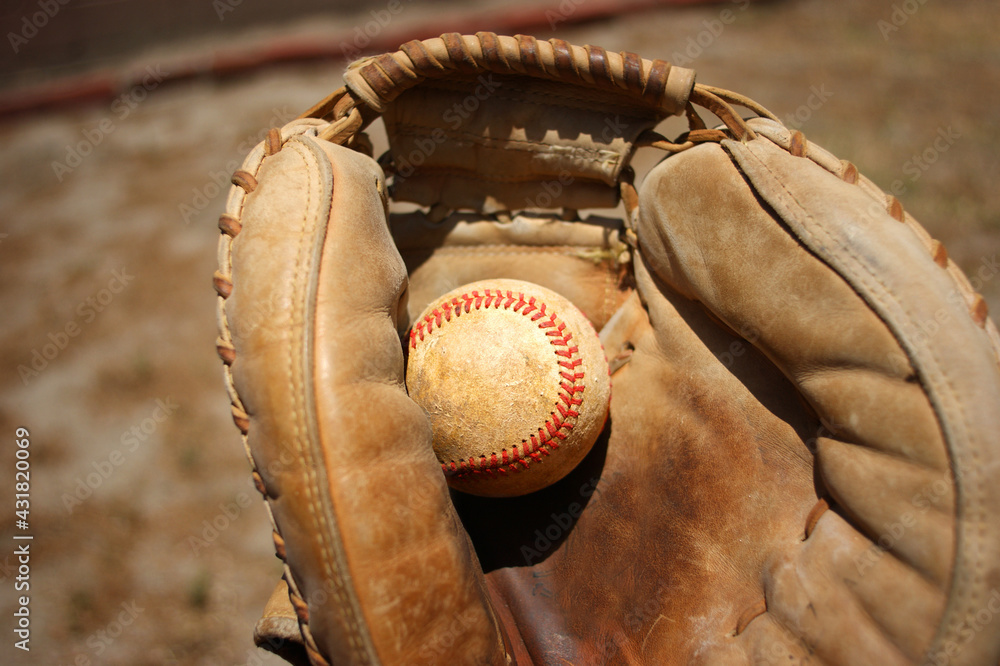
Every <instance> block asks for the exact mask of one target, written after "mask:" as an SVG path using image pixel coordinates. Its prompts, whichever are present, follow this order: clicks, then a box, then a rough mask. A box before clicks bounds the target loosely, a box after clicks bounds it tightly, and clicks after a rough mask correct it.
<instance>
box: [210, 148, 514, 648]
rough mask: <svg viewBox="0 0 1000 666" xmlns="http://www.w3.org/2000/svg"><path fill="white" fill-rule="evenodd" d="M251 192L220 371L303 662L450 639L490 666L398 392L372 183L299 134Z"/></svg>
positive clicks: (347, 155)
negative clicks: (235, 401)
mask: <svg viewBox="0 0 1000 666" xmlns="http://www.w3.org/2000/svg"><path fill="white" fill-rule="evenodd" d="M256 181H257V184H256V188H255V189H254V191H253V192H252V193H251V194H250V195H249V196H248V197H247V200H246V204H245V206H244V210H243V215H242V229H241V231H240V233H239V235H238V236H237V237H236V238H235V239H234V240H233V249H232V267H233V274H232V281H233V285H234V286H233V289H232V294H231V295H230V297H229V298H228V300H227V302H226V312H227V315H228V318H229V320H230V323H231V326H230V328H231V330H232V333H233V343H234V347H235V361H234V362H233V364H232V373H233V377H234V383H235V386H236V389H237V390H238V391H239V394H240V397H241V398H242V401H243V405H244V406H245V407H246V412H247V414H248V416H249V427H248V433H247V435H248V441H249V447H250V450H251V454H252V456H253V460H254V463H255V466H256V468H257V469H256V471H257V472H258V474H259V475H260V478H261V482H262V487H263V490H264V492H265V493H266V497H267V499H268V504H269V507H270V510H271V514H272V516H273V518H274V522H275V527H276V534H275V544H276V547H277V550H278V554H279V556H281V557H282V558H283V559H284V560H285V561H286V565H287V566H286V578H288V581H289V588H290V591H291V600H292V604H293V606H294V607H295V610H296V613H297V615H298V618H299V621H300V623H301V625H302V633H303V638H304V642H305V646H306V649H307V651H308V652H309V655H310V658H311V659H312V660H313V661H314V662H315V663H357V664H365V663H371V664H374V663H383V662H384V663H409V662H410V661H414V660H423V661H425V662H426V663H434V662H435V661H440V660H441V659H443V658H444V656H443V655H441V654H438V653H436V652H435V651H434V650H435V646H436V645H437V644H438V643H439V642H440V640H439V639H440V636H441V635H442V634H443V633H450V635H452V637H453V639H454V641H455V645H460V646H461V650H462V651H463V655H464V656H466V657H468V660H469V661H477V662H483V663H495V662H496V663H499V662H500V661H502V659H503V648H502V641H501V639H500V637H499V634H498V630H497V627H496V623H495V619H494V618H493V615H492V612H491V610H490V608H489V606H488V604H487V602H486V599H485V592H484V588H483V582H482V572H481V570H480V569H479V566H478V563H477V562H476V560H475V559H474V557H473V556H472V555H471V554H470V547H469V545H468V542H467V537H466V535H465V534H464V532H463V531H462V530H461V528H460V525H459V522H458V519H457V517H456V516H455V514H454V510H453V508H452V507H451V504H450V501H449V498H448V493H447V488H446V486H445V483H444V480H443V478H442V477H441V475H440V468H439V466H438V465H437V463H436V460H435V458H434V455H433V451H432V449H431V446H430V429H429V426H428V424H427V422H426V418H425V416H424V415H423V412H422V411H420V410H419V408H418V407H417V406H416V405H415V404H414V403H413V402H412V401H411V400H410V399H409V398H408V397H407V395H406V391H405V387H404V385H403V354H402V347H401V344H400V341H399V337H398V334H397V332H396V317H397V316H398V311H399V301H400V298H401V297H402V294H403V292H404V290H405V286H406V272H405V269H404V267H403V264H402V260H401V259H400V257H399V254H398V252H396V250H395V247H394V246H393V244H392V241H391V238H390V237H389V233H388V228H387V225H386V221H385V212H384V208H383V205H382V200H381V197H380V195H379V193H378V188H379V186H380V183H381V182H382V174H381V170H380V169H379V168H378V167H377V166H376V165H375V164H374V162H372V161H371V160H370V159H368V158H366V157H364V156H362V155H360V154H358V153H355V152H353V151H350V150H348V149H346V148H342V147H340V146H336V145H333V144H329V143H327V142H324V141H320V140H317V139H313V138H310V137H297V138H292V139H290V140H288V141H287V143H285V144H284V146H283V147H282V149H281V150H280V151H278V152H277V153H275V154H274V155H272V156H270V157H268V158H266V159H265V160H264V162H263V164H262V166H261V168H260V170H259V173H257V174H256ZM261 304H269V305H268V306H267V308H266V310H267V312H266V316H263V317H262V316H259V309H260V307H261ZM255 314H256V316H255ZM251 323H252V324H253V325H251ZM457 619H460V620H461V622H457V623H456V620H457Z"/></svg>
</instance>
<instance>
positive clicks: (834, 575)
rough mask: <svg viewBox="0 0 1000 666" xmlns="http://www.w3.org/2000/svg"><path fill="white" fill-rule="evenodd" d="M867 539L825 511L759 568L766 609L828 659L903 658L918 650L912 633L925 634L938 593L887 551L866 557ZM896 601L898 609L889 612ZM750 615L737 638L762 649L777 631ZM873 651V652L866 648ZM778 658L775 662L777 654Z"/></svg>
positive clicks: (790, 635) (790, 634)
mask: <svg viewBox="0 0 1000 666" xmlns="http://www.w3.org/2000/svg"><path fill="white" fill-rule="evenodd" d="M870 548H871V545H870V543H869V542H868V540H867V539H865V538H864V537H862V536H861V535H859V534H858V533H857V532H856V531H855V530H854V529H853V528H852V526H851V525H850V524H848V523H847V522H845V521H844V519H842V518H841V517H840V516H839V515H837V514H836V513H833V512H827V513H826V514H824V515H823V517H822V518H821V519H820V521H819V524H818V525H817V529H816V531H815V533H814V534H813V535H812V536H811V537H810V538H809V540H807V541H806V542H805V543H804V544H803V546H802V548H801V549H800V550H799V551H797V552H786V553H779V554H776V555H775V557H774V558H773V560H772V561H771V562H770V564H769V566H768V568H767V570H766V571H765V572H764V575H763V582H764V586H765V589H766V590H767V610H768V613H767V617H768V618H770V619H772V620H774V621H775V622H777V623H778V624H780V625H781V626H782V627H783V628H784V629H785V631H786V632H787V633H786V635H785V637H784V641H783V642H785V643H796V644H798V645H799V646H802V647H805V648H807V649H808V650H809V652H810V653H812V654H815V655H817V656H819V657H820V658H821V659H822V660H823V661H825V662H826V663H831V664H863V663H879V664H908V663H913V662H916V661H918V660H919V658H920V656H921V654H922V651H921V649H920V647H919V646H917V645H915V644H914V641H913V640H912V636H913V635H914V634H916V635H920V636H930V635H931V634H933V632H934V630H935V628H936V625H937V621H938V618H939V617H940V615H941V610H942V605H943V598H942V596H941V595H940V594H938V593H936V591H935V590H934V588H933V586H932V585H931V584H930V583H928V582H927V581H926V580H924V579H923V578H921V577H920V576H919V575H918V574H916V573H915V572H913V571H912V569H910V568H909V567H907V566H906V565H904V564H902V563H901V562H899V561H898V560H897V559H896V558H895V557H893V556H892V555H891V554H889V553H884V552H883V553H882V556H880V557H878V558H876V560H875V561H874V562H871V563H870V562H869V558H870V552H869V551H870ZM900 606H902V607H904V608H905V609H906V613H905V614H903V613H899V612H894V611H893V608H894V607H896V608H898V607H900ZM758 621H759V620H754V621H752V622H751V623H750V624H749V625H748V626H747V629H746V632H745V635H741V636H740V638H741V639H742V638H745V639H746V640H747V641H748V642H750V643H751V644H753V645H754V647H753V648H752V651H754V652H763V653H767V652H770V651H772V650H774V649H775V648H774V647H773V645H772V644H771V642H772V641H774V640H780V639H777V638H776V637H774V636H770V637H769V636H768V634H773V632H772V631H770V627H769V626H768V624H767V623H766V622H765V623H761V624H760V625H759V626H758ZM874 655H877V658H876V659H874V660H873V656H874ZM779 663H780V662H779Z"/></svg>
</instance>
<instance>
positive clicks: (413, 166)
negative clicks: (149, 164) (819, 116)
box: [215, 33, 1000, 665]
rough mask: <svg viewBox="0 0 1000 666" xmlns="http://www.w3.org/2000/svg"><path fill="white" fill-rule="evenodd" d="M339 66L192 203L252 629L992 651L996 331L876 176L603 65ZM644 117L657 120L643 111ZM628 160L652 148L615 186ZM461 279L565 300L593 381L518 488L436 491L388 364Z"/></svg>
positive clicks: (633, 657)
mask: <svg viewBox="0 0 1000 666" xmlns="http://www.w3.org/2000/svg"><path fill="white" fill-rule="evenodd" d="M346 81H347V87H346V88H343V89H340V90H338V91H337V92H335V93H334V94H333V95H331V96H330V97H329V98H328V99H326V100H324V101H323V102H322V103H320V104H319V105H317V106H316V107H314V108H313V109H311V110H310V111H308V112H307V113H306V114H305V115H304V117H303V118H302V119H300V120H297V121H295V122H293V123H291V124H289V125H287V126H285V127H283V128H281V129H272V130H271V131H270V133H269V135H268V137H267V140H266V141H265V142H263V143H262V144H261V145H260V146H258V147H257V148H256V149H255V150H254V151H253V153H251V154H250V156H249V157H248V158H247V160H246V161H245V162H244V164H243V166H242V168H241V169H240V170H239V171H237V172H236V174H235V175H234V176H233V182H234V183H235V187H234V188H233V190H232V193H231V195H230V197H229V202H228V204H227V209H226V213H225V214H223V215H222V217H221V220H220V226H221V228H222V232H223V234H222V237H221V242H220V245H219V248H220V251H219V263H220V269H219V272H218V273H216V275H215V285H216V289H217V290H218V292H219V294H220V299H219V322H220V329H221V337H220V338H219V340H218V348H219V354H220V356H221V357H222V359H223V361H224V362H225V376H226V381H227V386H228V389H229V394H230V398H231V400H232V404H233V416H234V419H235V421H236V424H237V425H238V426H239V428H240V430H242V432H243V433H244V435H245V442H246V447H247V453H248V455H249V456H250V461H251V464H252V465H253V470H254V471H253V477H254V480H255V481H256V483H257V486H258V488H259V489H260V492H261V493H263V495H264V497H265V499H266V500H267V502H266V503H267V506H268V509H269V513H270V515H271V516H272V518H273V521H274V543H275V547H276V549H277V553H278V556H279V557H280V558H281V559H282V560H283V561H284V562H285V576H284V581H283V582H282V583H280V584H279V586H278V589H277V590H276V592H275V595H274V596H273V597H272V599H271V602H270V603H269V604H268V607H267V610H266V611H265V616H264V618H263V619H262V620H261V622H260V623H259V624H258V626H257V632H256V639H257V641H258V644H260V645H263V646H265V647H270V648H271V649H273V650H275V651H277V652H280V653H281V654H283V655H284V656H286V658H288V659H289V660H291V661H303V662H304V660H305V659H306V656H308V659H309V660H310V661H311V662H312V663H314V664H338V665H339V664H378V663H382V664H416V663H419V664H432V663H440V664H481V663H482V664H485V663H489V664H504V663H509V664H514V663H516V664H520V665H523V664H532V663H534V664H603V663H648V664H680V663H712V664H730V663H740V664H751V663H753V664H758V663H774V664H786V663H800V662H809V663H831V664H845V665H846V664H904V663H913V662H925V663H929V664H944V663H949V664H996V663H997V660H998V658H1000V631H998V630H997V627H998V623H1000V619H998V618H997V615H998V614H1000V613H998V612H1000V562H998V557H997V555H998V553H1000V520H998V516H1000V483H998V482H1000V455H998V454H1000V435H998V433H1000V410H998V409H997V406H998V405H1000V370H998V350H1000V341H998V336H997V331H996V329H995V327H994V325H993V324H992V323H991V322H990V321H989V319H988V318H987V316H986V307H985V304H984V301H983V299H982V297H981V296H979V295H977V294H976V293H975V292H974V291H973V289H972V288H971V287H970V285H969V283H968V281H967V280H966V279H965V278H964V277H963V275H962V273H961V272H960V271H959V269H958V268H957V267H956V266H955V265H954V264H953V263H951V262H950V261H949V260H948V258H947V255H946V253H945V251H944V249H943V248H942V247H941V245H940V243H938V242H937V241H935V240H933V239H931V238H929V237H928V235H927V234H926V232H925V231H924V230H923V229H922V228H921V227H920V226H919V225H918V224H917V223H916V222H915V221H914V220H913V219H912V218H911V217H910V216H909V215H907V214H906V213H905V212H904V211H903V209H902V207H901V205H900V203H899V202H898V201H897V200H896V199H895V198H893V197H891V196H887V195H886V194H884V193H883V192H882V191H880V190H879V189H878V188H877V187H875V186H874V185H873V184H872V183H871V182H870V181H868V180H867V179H865V178H864V177H862V176H860V175H859V174H858V172H857V169H856V168H855V167H854V166H853V165H852V164H851V163H849V162H845V161H841V160H839V159H837V158H835V157H833V156H832V155H830V154H829V153H828V152H826V151H824V150H823V149H821V148H819V147H817V146H815V145H813V144H811V143H809V142H807V141H806V140H805V138H804V137H803V135H802V134H801V133H800V132H797V131H789V130H788V129H786V128H785V127H783V126H782V125H781V123H780V122H778V121H777V119H776V118H775V117H774V116H773V115H772V114H770V113H769V112H768V111H766V110H765V109H763V108H762V107H760V106H759V105H757V104H756V103H754V102H751V101H750V100H747V99H745V98H743V97H740V96H738V95H736V94H733V93H730V92H727V91H723V90H718V89H715V88H711V87H708V86H705V85H701V84H698V85H695V84H694V75H693V73H692V72H691V71H690V70H686V69H681V68H677V67H671V66H670V65H669V64H668V63H665V62H662V61H658V60H657V61H648V60H643V59H641V58H640V57H638V56H636V55H634V54H631V53H621V54H615V53H607V52H606V51H604V50H603V49H600V48H597V47H583V48H581V47H578V46H571V45H569V44H567V43H566V42H564V41H561V40H557V39H553V40H550V41H548V42H541V41H536V40H535V39H534V38H531V37H523V36H519V37H498V36H496V35H493V34H490V33H480V34H477V35H475V36H460V35H457V34H450V35H444V36H442V37H441V38H439V39H431V40H427V41H423V42H410V43H408V44H405V45H404V46H403V47H402V48H401V50H400V51H398V52H396V53H391V54H386V55H381V56H378V57H374V58H366V59H364V60H361V61H359V62H356V63H354V64H353V65H352V66H351V67H350V69H349V71H348V72H347V75H346ZM695 105H698V106H701V107H704V108H706V109H708V110H709V111H711V112H712V113H713V114H715V115H716V116H717V117H718V118H720V119H721V120H722V123H723V124H724V127H723V128H722V129H707V128H706V125H705V123H704V122H703V120H702V118H701V117H700V116H699V115H698V112H697V111H696V110H695ZM733 105H738V106H741V107H744V108H746V109H749V110H750V111H752V112H753V113H754V114H755V115H756V116H758V117H756V118H754V119H752V120H744V119H742V118H741V117H740V116H739V115H738V114H737V113H736V112H734V110H733V108H732V106H733ZM671 114H677V115H680V114H686V116H687V119H688V121H689V125H690V130H689V131H688V132H686V133H684V134H683V135H681V136H680V137H679V138H677V139H675V140H674V141H669V140H667V139H665V138H664V137H662V136H660V135H658V134H657V133H655V132H654V131H653V128H654V126H655V125H656V124H657V123H658V122H659V121H660V120H662V119H664V118H665V117H666V116H668V115H671ZM379 115H381V116H382V117H383V119H384V121H385V125H386V128H387V132H388V136H389V142H390V148H389V151H388V153H387V154H386V155H385V156H383V158H382V159H381V160H380V162H379V163H376V162H375V161H374V160H373V159H372V158H370V157H369V156H368V155H366V154H364V153H366V152H367V151H369V150H370V145H371V144H370V142H369V141H368V139H367V137H366V135H365V134H364V133H363V130H364V128H365V127H366V126H367V125H368V124H369V123H370V122H371V121H372V120H374V119H375V118H376V117H378V116H379ZM641 146H651V147H653V148H656V149H660V150H663V151H665V153H666V154H667V158H666V159H664V160H663V161H662V162H661V163H660V164H659V165H658V166H656V167H655V168H654V169H653V170H652V171H651V172H650V173H649V174H648V175H647V176H646V178H645V181H644V182H643V183H642V186H641V188H639V190H638V191H637V190H636V189H635V188H634V187H633V174H632V171H631V169H630V167H629V162H630V159H631V157H632V155H633V153H634V151H635V150H636V149H637V148H638V147H641ZM385 173H388V174H390V175H391V176H390V179H389V183H391V184H388V185H387V184H386V182H387V181H386V180H385V176H384V174H385ZM390 199H391V200H393V201H402V202H411V203H412V204H417V205H418V206H419V207H420V208H419V209H418V210H415V211H412V212H409V213H393V214H391V215H390V214H387V210H388V203H389V200H390ZM619 202H621V203H622V204H624V206H623V210H624V212H623V213H622V214H620V215H619V216H617V217H612V218H608V217H595V216H589V217H586V218H585V219H580V217H579V214H578V212H577V211H578V210H579V209H584V208H612V207H614V206H616V205H618V204H619ZM487 278H514V279H521V280H528V281H531V282H535V283H538V284H541V285H543V286H545V287H548V288H549V289H553V290H555V291H557V292H559V293H561V294H563V295H564V296H566V297H567V298H569V299H570V300H571V301H572V302H574V303H575V304H577V305H578V306H579V307H580V309H581V310H582V311H583V312H584V313H585V314H586V315H587V317H589V319H590V320H591V322H592V323H593V324H594V326H595V327H596V329H597V330H599V331H600V332H601V339H602V341H603V343H604V347H605V351H606V354H607V356H608V359H609V361H610V364H611V370H612V373H613V376H612V383H613V390H612V401H611V412H610V419H609V421H608V424H607V426H606V428H605V431H604V433H603V435H602V437H601V438H600V439H599V440H598V442H597V444H596V445H595V446H594V449H593V450H592V451H591V453H590V455H589V456H588V457H587V458H586V459H585V460H584V461H583V463H581V465H580V466H579V467H578V468H577V469H576V470H574V471H573V472H572V473H571V474H570V475H569V476H568V477H566V478H565V479H563V480H562V481H560V482H558V483H556V484H554V485H552V486H550V487H549V488H546V489H545V490H542V491H540V492H537V493H533V494H531V495H528V496H524V497H520V498H513V499H486V498H476V497H470V496H462V495H459V494H453V495H450V494H449V491H448V489H447V486H446V484H445V479H444V477H443V475H442V473H441V468H440V466H439V464H438V463H437V461H436V460H435V457H434V454H433V452H432V449H431V445H430V441H431V432H430V428H429V426H428V421H427V418H426V415H425V414H424V413H423V412H422V411H421V410H420V409H419V408H418V407H416V405H415V404H414V403H413V402H412V401H411V400H410V399H409V398H408V396H407V392H406V387H405V386H404V382H403V377H404V354H403V349H402V345H401V342H400V335H402V334H403V333H404V332H405V331H406V329H407V328H408V326H409V323H410V321H411V318H412V317H413V316H415V315H416V314H417V313H419V312H421V310H422V309H423V308H424V306H425V305H426V304H427V303H429V302H430V301H432V300H433V299H435V298H436V297H437V296H439V295H441V294H443V293H445V292H447V291H449V290H451V289H452V288H454V287H456V286H459V285H461V284H464V283H467V282H472V281H474V280H480V279H487ZM498 397H499V399H502V396H498ZM286 583H287V587H286Z"/></svg>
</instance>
